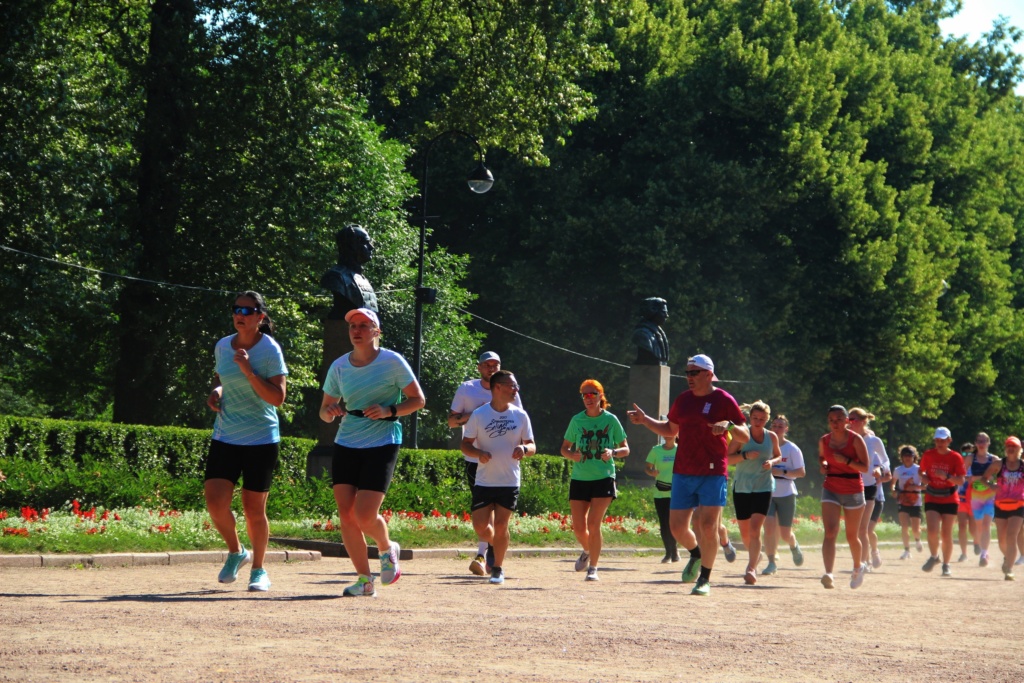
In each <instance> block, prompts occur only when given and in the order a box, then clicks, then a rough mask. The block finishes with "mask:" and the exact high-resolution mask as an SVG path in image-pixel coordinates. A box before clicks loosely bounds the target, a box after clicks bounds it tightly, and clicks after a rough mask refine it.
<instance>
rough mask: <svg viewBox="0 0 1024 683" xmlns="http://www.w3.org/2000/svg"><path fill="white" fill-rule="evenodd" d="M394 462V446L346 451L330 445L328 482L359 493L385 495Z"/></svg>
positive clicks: (395, 461) (395, 451) (395, 444)
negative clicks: (344, 486) (329, 474)
mask: <svg viewBox="0 0 1024 683" xmlns="http://www.w3.org/2000/svg"><path fill="white" fill-rule="evenodd" d="M396 463H398V444H397V443H389V444H385V445H383V446H372V447H371V448H349V447H348V446H339V445H338V444H334V455H333V456H332V457H331V469H332V471H333V473H334V476H333V477H332V478H331V479H332V483H333V484H334V485H335V486H337V485H338V484H345V485H347V486H355V487H356V488H357V489H359V490H360V491H380V492H381V493H387V492H388V487H389V486H391V477H392V476H394V474H395V464H396Z"/></svg>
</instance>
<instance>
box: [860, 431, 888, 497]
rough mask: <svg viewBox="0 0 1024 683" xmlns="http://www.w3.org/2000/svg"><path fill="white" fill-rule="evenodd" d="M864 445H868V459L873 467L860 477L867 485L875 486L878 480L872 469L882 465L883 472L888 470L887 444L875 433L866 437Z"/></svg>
mask: <svg viewBox="0 0 1024 683" xmlns="http://www.w3.org/2000/svg"><path fill="white" fill-rule="evenodd" d="M864 445H865V446H867V447H868V460H869V462H870V463H871V469H869V470H868V471H867V472H865V473H863V474H861V475H860V478H861V481H863V482H864V485H865V486H874V485H875V484H877V483H878V482H877V481H875V475H874V474H872V470H874V469H875V468H876V467H880V468H881V469H882V471H883V472H888V471H889V456H888V454H887V453H886V452H885V444H883V443H882V440H881V439H879V438H878V437H877V436H875V435H874V434H868V435H867V436H865V437H864Z"/></svg>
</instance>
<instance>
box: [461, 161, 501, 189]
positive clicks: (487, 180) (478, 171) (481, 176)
mask: <svg viewBox="0 0 1024 683" xmlns="http://www.w3.org/2000/svg"><path fill="white" fill-rule="evenodd" d="M466 183H467V184H468V185H469V189H470V190H472V191H473V192H476V193H477V194H483V193H484V192H487V191H488V190H489V189H491V186H492V185H494V175H493V174H492V173H491V172H490V170H488V168H487V167H486V166H484V162H483V161H481V162H480V164H479V165H478V166H477V167H476V168H475V169H473V172H472V173H470V174H469V178H467V179H466Z"/></svg>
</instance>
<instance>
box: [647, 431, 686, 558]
mask: <svg viewBox="0 0 1024 683" xmlns="http://www.w3.org/2000/svg"><path fill="white" fill-rule="evenodd" d="M678 444H679V439H678V438H676V437H673V438H671V439H665V441H664V442H663V443H661V444H658V445H657V446H655V447H654V448H652V449H651V452H650V453H648V454H647V462H646V465H645V467H644V472H645V473H646V474H647V475H648V476H651V477H654V478H655V479H654V510H655V512H657V513H658V526H659V528H660V531H661V544H662V545H663V546H665V557H663V558H661V563H662V564H665V563H667V562H678V561H679V544H678V543H676V539H675V537H674V536H673V535H672V527H671V525H670V524H669V521H668V506H669V502H670V499H671V497H672V464H673V463H674V462H675V461H676V447H677V446H678Z"/></svg>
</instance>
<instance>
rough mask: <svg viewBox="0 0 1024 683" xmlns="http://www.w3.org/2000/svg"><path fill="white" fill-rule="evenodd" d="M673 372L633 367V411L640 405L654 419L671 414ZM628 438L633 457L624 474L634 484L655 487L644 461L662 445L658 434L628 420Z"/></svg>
mask: <svg viewBox="0 0 1024 683" xmlns="http://www.w3.org/2000/svg"><path fill="white" fill-rule="evenodd" d="M671 375H672V370H671V368H669V366H667V365H633V366H631V367H630V368H629V398H628V401H629V403H628V404H627V406H626V408H627V409H628V410H632V409H633V404H634V403H635V404H637V406H639V407H640V408H641V409H642V410H643V411H644V412H645V413H647V414H648V415H650V416H651V417H654V418H657V419H661V420H664V419H665V417H666V416H667V415H668V409H669V406H670V405H671V404H670V403H669V381H670V379H671ZM625 426H626V437H627V438H628V439H629V457H628V458H626V466H625V467H624V468H623V469H622V470H621V474H622V475H623V476H624V477H625V478H626V479H629V480H630V482H631V483H633V484H639V485H641V486H643V485H645V484H646V485H649V486H654V477H649V476H647V474H645V473H644V462H645V461H646V460H647V454H648V453H650V452H651V449H652V448H654V447H655V446H657V445H658V442H659V438H660V437H658V435H657V434H655V433H654V432H652V431H651V430H649V429H647V427H644V426H643V425H635V424H633V423H632V422H629V421H628V420H627V422H626V425H625Z"/></svg>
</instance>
